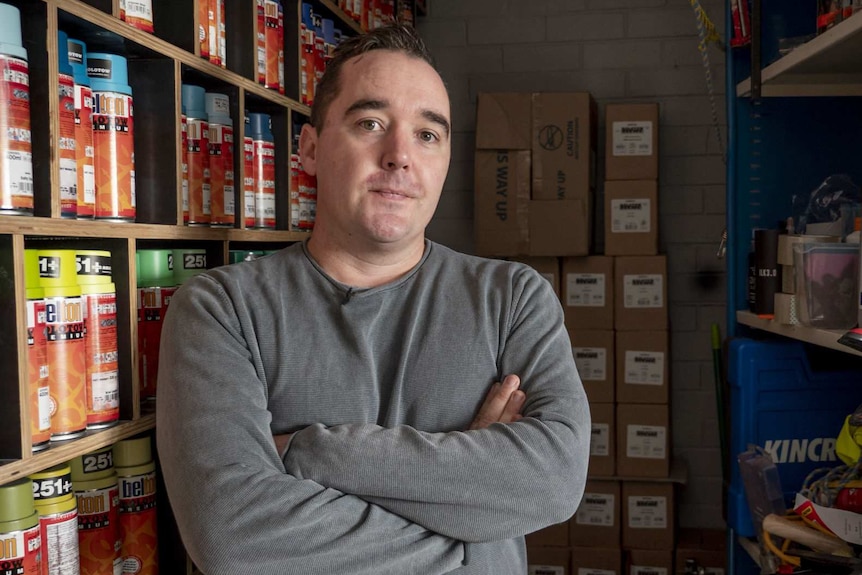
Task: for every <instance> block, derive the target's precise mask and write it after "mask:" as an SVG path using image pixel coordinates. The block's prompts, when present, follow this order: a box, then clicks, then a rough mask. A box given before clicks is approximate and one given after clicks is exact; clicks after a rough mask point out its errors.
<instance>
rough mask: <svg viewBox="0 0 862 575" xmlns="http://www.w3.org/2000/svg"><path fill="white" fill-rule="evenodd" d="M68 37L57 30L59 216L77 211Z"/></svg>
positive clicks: (71, 80)
mask: <svg viewBox="0 0 862 575" xmlns="http://www.w3.org/2000/svg"><path fill="white" fill-rule="evenodd" d="M68 43H69V38H68V36H66V33H65V32H63V31H62V30H61V31H60V32H58V33H57V45H58V46H59V47H60V49H59V50H58V51H57V56H58V60H59V74H58V75H57V80H58V82H59V84H60V94H59V96H60V102H59V107H58V113H57V115H58V116H59V117H58V121H59V124H60V130H59V132H58V134H57V159H58V164H59V168H60V177H59V184H60V216H62V217H64V218H75V217H77V215H78V156H77V153H76V151H75V149H76V147H75V146H76V144H75V143H76V140H75V77H74V75H73V74H74V71H73V70H72V66H71V64H69V50H68V49H63V48H66V47H67V45H68Z"/></svg>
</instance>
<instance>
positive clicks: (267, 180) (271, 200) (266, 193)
mask: <svg viewBox="0 0 862 575" xmlns="http://www.w3.org/2000/svg"><path fill="white" fill-rule="evenodd" d="M254 227H256V228H267V229H270V228H275V144H274V143H273V142H269V141H266V140H254Z"/></svg>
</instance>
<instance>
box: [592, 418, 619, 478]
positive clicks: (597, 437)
mask: <svg viewBox="0 0 862 575" xmlns="http://www.w3.org/2000/svg"><path fill="white" fill-rule="evenodd" d="M614 415H615V414H614V404H613V403H592V402H591V403H590V418H591V419H592V435H591V439H590V463H589V471H588V472H587V475H588V476H589V477H613V475H614V471H615V470H616V450H617V444H616V441H615V437H616V426H615V425H614Z"/></svg>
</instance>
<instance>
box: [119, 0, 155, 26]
mask: <svg viewBox="0 0 862 575" xmlns="http://www.w3.org/2000/svg"><path fill="white" fill-rule="evenodd" d="M120 20H123V21H124V22H126V23H127V24H130V25H131V26H133V27H135V28H137V29H138V30H143V31H144V32H149V33H150V34H152V33H153V32H154V28H153V2H152V0H120Z"/></svg>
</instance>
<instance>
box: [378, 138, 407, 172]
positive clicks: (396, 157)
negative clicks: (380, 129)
mask: <svg viewBox="0 0 862 575" xmlns="http://www.w3.org/2000/svg"><path fill="white" fill-rule="evenodd" d="M384 146H385V147H384V149H383V157H382V159H381V162H382V164H383V168H384V169H386V170H406V169H407V168H408V167H409V166H410V134H409V133H407V131H406V130H400V129H392V130H390V131H389V133H388V134H387V136H386V139H385V144H384Z"/></svg>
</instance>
